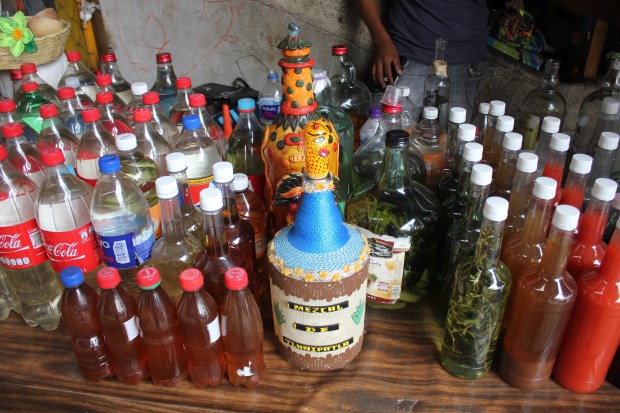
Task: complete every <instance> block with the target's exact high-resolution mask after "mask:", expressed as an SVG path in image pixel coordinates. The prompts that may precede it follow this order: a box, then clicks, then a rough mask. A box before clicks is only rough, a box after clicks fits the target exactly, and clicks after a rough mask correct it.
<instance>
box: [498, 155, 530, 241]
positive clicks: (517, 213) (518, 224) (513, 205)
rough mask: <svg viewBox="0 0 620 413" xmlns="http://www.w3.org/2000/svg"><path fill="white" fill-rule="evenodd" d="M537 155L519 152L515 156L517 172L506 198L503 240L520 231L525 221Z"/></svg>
mask: <svg viewBox="0 0 620 413" xmlns="http://www.w3.org/2000/svg"><path fill="white" fill-rule="evenodd" d="M537 166H538V156H536V154H534V153H531V152H521V153H520V154H519V157H518V158H517V172H515V177H514V179H513V183H512V188H511V189H510V199H509V200H508V218H506V224H505V225H504V241H505V240H507V239H509V238H510V237H511V236H512V234H514V233H515V232H517V231H520V230H521V229H522V228H523V224H524V223H525V214H527V206H528V204H529V202H530V194H531V193H532V189H533V187H534V179H536V176H537V174H536V168H537Z"/></svg>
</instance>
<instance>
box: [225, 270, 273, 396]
mask: <svg viewBox="0 0 620 413" xmlns="http://www.w3.org/2000/svg"><path fill="white" fill-rule="evenodd" d="M225 279H226V297H225V298H224V303H223V305H222V337H223V339H224V349H225V352H226V353H225V354H226V369H227V370H228V379H229V380H230V382H231V383H232V384H233V385H235V386H239V385H243V386H245V387H247V388H254V387H256V386H257V385H258V382H259V381H260V380H261V379H262V378H263V377H264V375H265V370H266V367H265V358H264V355H263V322H262V320H261V316H260V312H259V310H258V306H257V305H256V301H254V298H253V297H252V294H251V293H250V290H249V289H248V288H247V286H248V276H247V273H246V272H245V270H244V269H243V268H239V267H235V268H231V269H230V270H228V271H226V275H225Z"/></svg>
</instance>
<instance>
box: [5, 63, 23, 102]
mask: <svg viewBox="0 0 620 413" xmlns="http://www.w3.org/2000/svg"><path fill="white" fill-rule="evenodd" d="M9 75H10V76H11V82H13V97H12V99H13V100H14V101H15V102H19V101H20V100H21V99H22V97H23V96H24V92H23V91H22V83H23V79H24V74H23V73H22V71H21V70H20V69H13V70H9Z"/></svg>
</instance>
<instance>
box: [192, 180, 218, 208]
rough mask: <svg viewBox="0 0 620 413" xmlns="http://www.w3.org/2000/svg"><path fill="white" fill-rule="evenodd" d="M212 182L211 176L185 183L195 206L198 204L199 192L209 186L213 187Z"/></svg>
mask: <svg viewBox="0 0 620 413" xmlns="http://www.w3.org/2000/svg"><path fill="white" fill-rule="evenodd" d="M212 182H213V176H208V177H206V178H196V179H188V180H187V183H188V184H189V193H190V196H191V198H192V200H193V201H194V203H195V204H196V205H197V204H199V203H200V191H202V190H203V189H205V188H208V187H209V186H212V187H213V184H212Z"/></svg>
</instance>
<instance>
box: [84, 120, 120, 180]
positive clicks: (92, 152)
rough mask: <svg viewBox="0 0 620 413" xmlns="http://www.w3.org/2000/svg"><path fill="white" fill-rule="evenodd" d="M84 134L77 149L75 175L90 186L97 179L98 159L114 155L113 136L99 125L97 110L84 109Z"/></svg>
mask: <svg viewBox="0 0 620 413" xmlns="http://www.w3.org/2000/svg"><path fill="white" fill-rule="evenodd" d="M82 118H83V119H84V134H83V135H82V140H81V141H80V144H79V145H78V149H77V154H76V158H77V163H76V168H75V173H76V175H77V176H78V178H80V179H82V180H83V181H85V182H86V183H88V184H90V185H91V186H95V184H96V183H97V179H99V164H98V161H99V158H101V157H102V156H104V155H107V154H110V153H114V152H115V151H116V146H115V145H114V136H112V135H111V134H110V132H108V131H107V130H106V129H105V128H104V127H103V125H102V124H101V115H100V114H99V109H97V108H86V109H84V111H83V112H82Z"/></svg>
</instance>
